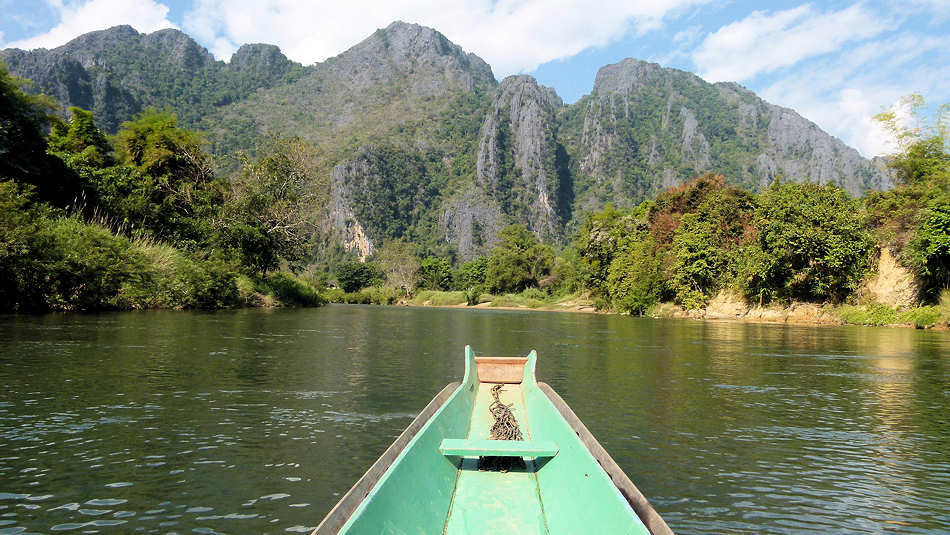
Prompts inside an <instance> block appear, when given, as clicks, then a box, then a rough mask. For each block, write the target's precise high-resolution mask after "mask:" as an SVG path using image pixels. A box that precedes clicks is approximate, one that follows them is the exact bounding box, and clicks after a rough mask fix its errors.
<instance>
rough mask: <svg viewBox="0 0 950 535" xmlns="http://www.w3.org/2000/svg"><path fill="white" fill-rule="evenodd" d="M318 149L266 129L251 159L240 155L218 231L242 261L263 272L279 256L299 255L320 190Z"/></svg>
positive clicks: (312, 224)
mask: <svg viewBox="0 0 950 535" xmlns="http://www.w3.org/2000/svg"><path fill="white" fill-rule="evenodd" d="M318 154H319V152H318V149H317V148H316V147H315V146H313V145H311V144H310V143H307V142H305V141H303V140H301V139H300V138H297V137H294V138H282V137H280V136H279V135H277V134H272V135H271V136H270V138H269V139H268V141H267V142H266V143H265V144H264V145H263V146H261V147H260V148H259V150H258V157H257V158H254V159H251V158H249V157H247V156H244V158H243V165H242V173H241V175H240V176H239V177H238V178H237V179H235V180H234V181H232V185H231V190H230V192H229V196H228V201H227V205H226V208H225V211H224V218H223V220H222V227H223V229H222V236H223V239H224V243H225V245H226V246H227V247H228V248H229V249H231V250H232V251H234V252H235V253H236V254H238V255H239V256H240V258H241V259H242V261H243V263H244V264H245V265H247V266H251V267H252V268H253V269H255V270H256V271H258V272H260V273H261V274H266V273H267V271H268V270H271V269H274V268H276V267H277V266H278V265H279V262H280V259H281V258H283V259H285V260H288V261H294V260H298V259H301V258H303V256H304V254H305V253H306V250H305V246H306V244H307V243H308V241H309V240H310V238H311V237H312V236H313V233H314V231H315V229H316V224H315V218H316V210H317V207H318V204H319V202H320V200H321V199H323V198H324V197H325V191H326V184H325V182H324V178H322V176H321V174H320V173H319V172H318V170H317V167H316V160H317V156H318Z"/></svg>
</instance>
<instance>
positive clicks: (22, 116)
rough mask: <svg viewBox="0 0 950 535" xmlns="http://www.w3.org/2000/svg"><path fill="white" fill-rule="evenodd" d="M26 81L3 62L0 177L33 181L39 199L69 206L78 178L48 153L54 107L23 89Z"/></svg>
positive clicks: (76, 191) (0, 71)
mask: <svg viewBox="0 0 950 535" xmlns="http://www.w3.org/2000/svg"><path fill="white" fill-rule="evenodd" d="M27 83H28V82H26V81H25V80H23V79H20V78H17V77H15V76H12V75H10V73H9V71H8V70H7V66H6V65H5V64H4V63H2V62H0V179H13V180H16V181H17V182H20V183H22V184H32V185H33V186H35V189H34V192H35V194H36V196H37V197H38V198H39V200H42V201H48V202H50V203H52V204H54V205H56V206H67V205H69V204H70V203H72V202H73V201H74V200H75V199H76V197H77V196H78V195H79V194H80V191H81V188H80V184H79V177H78V176H76V174H75V173H73V172H72V171H70V170H69V168H67V167H66V165H65V164H64V163H63V162H62V160H60V159H59V158H57V157H55V156H52V155H49V154H47V152H46V134H45V133H46V129H47V128H48V127H49V125H50V122H51V121H52V120H53V117H52V115H51V113H52V111H53V109H54V108H55V106H54V104H53V101H52V100H50V99H49V98H48V97H44V96H42V95H40V96H33V95H29V94H27V93H26V92H25V91H23V89H22V88H23V86H25V85H26V84H27Z"/></svg>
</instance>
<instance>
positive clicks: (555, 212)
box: [0, 22, 950, 323]
mask: <svg viewBox="0 0 950 535" xmlns="http://www.w3.org/2000/svg"><path fill="white" fill-rule="evenodd" d="M0 57H2V58H3V59H4V60H5V61H7V62H9V64H10V74H8V72H7V67H5V66H4V67H3V69H2V71H0V82H2V84H0V85H2V87H0V88H2V95H0V97H2V108H0V109H2V110H3V115H2V117H0V120H2V128H0V278H2V279H3V281H4V285H3V288H2V289H0V306H2V308H3V309H5V310H22V311H43V310H93V309H110V308H111V309H130V308H154V307H161V308H189V307H207V308H219V307H231V306H247V305H268V304H277V303H281V302H283V303H301V304H317V303H320V302H322V300H323V299H324V298H322V297H320V296H319V295H318V292H319V291H323V290H324V289H325V287H326V286H327V285H330V286H338V287H339V289H337V290H333V291H331V292H330V293H329V294H326V297H328V298H330V299H333V300H345V301H372V302H387V303H388V302H394V301H396V300H397V299H408V298H411V297H412V296H413V295H415V293H416V292H417V291H418V290H421V289H428V290H436V291H446V290H454V291H456V292H459V293H457V294H454V297H453V298H452V299H460V300H462V301H467V302H469V303H471V304H475V303H478V302H480V301H482V300H484V299H485V297H484V296H485V295H488V294H493V295H494V297H493V298H492V299H493V302H502V301H499V300H503V299H514V300H515V302H531V303H540V302H546V301H548V300H552V299H561V298H567V297H569V296H575V297H576V296H580V295H583V296H586V297H585V298H586V299H590V300H593V301H594V302H596V303H597V304H598V306H599V307H600V308H605V309H613V310H616V311H623V312H630V313H645V312H649V311H654V310H656V307H657V306H658V305H659V304H660V303H662V302H671V303H673V304H674V305H675V306H678V307H681V308H682V309H683V310H691V309H692V310H696V309H702V308H703V307H706V306H708V304H709V303H710V301H711V300H712V299H713V298H714V297H716V296H717V295H720V294H723V292H726V293H729V294H730V295H736V296H738V298H740V299H742V300H744V302H747V303H758V304H767V303H788V302H796V301H805V302H829V303H836V304H839V305H842V304H848V303H850V304H851V305H849V306H852V305H859V306H860V307H865V308H862V309H860V310H858V309H855V310H854V311H852V312H853V314H854V315H853V316H852V319H855V318H857V319H855V321H858V320H859V319H860V318H865V319H866V320H867V321H868V322H878V323H880V322H885V320H891V319H895V318H898V316H895V315H896V314H904V312H900V310H903V309H904V308H906V307H913V306H914V305H917V304H920V303H921V302H927V303H936V302H938V301H939V300H940V299H950V297H947V296H946V294H945V292H944V294H943V295H944V297H941V295H942V294H941V292H942V291H945V289H946V288H947V287H948V285H950V279H948V275H947V274H948V273H950V271H948V268H947V266H948V265H950V228H948V226H947V222H948V219H947V217H946V215H947V213H948V209H947V202H948V199H947V191H948V190H950V185H948V183H947V177H948V176H950V175H948V165H950V157H948V156H947V154H948V150H947V139H948V137H947V134H946V132H945V131H944V130H941V127H940V125H942V124H944V123H942V122H940V123H937V125H936V126H935V127H934V128H933V129H932V130H927V131H904V130H902V129H901V128H900V125H899V124H898V122H897V121H896V119H895V118H894V117H893V116H887V115H885V116H882V117H881V119H882V121H884V123H885V124H888V125H889V126H890V127H891V128H892V129H893V130H894V131H895V132H896V133H898V134H899V138H900V139H901V140H902V143H903V145H902V148H901V151H900V152H899V153H898V154H895V155H893V156H892V157H891V159H890V163H889V167H887V168H880V167H879V166H878V165H880V164H879V163H878V164H875V163H872V162H870V161H868V160H866V159H864V158H862V157H861V156H860V155H859V154H858V153H857V152H856V151H855V150H854V149H851V148H849V147H847V146H846V145H844V144H843V143H841V142H840V141H839V140H837V139H835V138H833V137H831V136H829V135H827V134H825V133H824V132H822V131H821V130H820V129H818V127H817V126H815V125H814V124H813V123H811V122H809V121H807V120H806V119H804V118H802V117H801V116H799V115H797V114H796V113H795V112H794V111H792V110H788V109H785V108H781V107H778V106H774V105H771V104H769V103H766V102H764V101H762V100H761V99H759V98H758V97H756V96H755V95H754V94H752V93H751V92H749V91H747V90H745V89H743V88H742V87H740V86H738V85H736V84H708V83H706V82H704V81H703V80H701V79H700V78H698V77H696V76H694V75H692V74H690V73H686V72H682V71H676V70H672V69H664V68H662V67H660V66H658V65H655V64H650V63H645V62H641V61H637V60H630V59H628V60H624V61H622V62H620V63H617V64H614V65H609V66H606V67H604V68H603V69H601V71H600V72H599V73H598V76H597V79H596V81H595V83H594V88H593V91H592V93H591V94H590V95H588V96H585V97H584V98H582V99H581V100H580V101H579V102H577V103H576V104H572V105H564V103H563V102H562V101H561V99H560V98H559V97H558V95H557V93H556V92H555V91H554V90H553V89H551V88H547V87H544V86H542V85H539V84H538V83H537V81H536V80H535V79H534V78H532V77H530V76H511V77H508V78H506V79H505V80H503V81H502V82H501V83H498V82H497V81H496V80H495V78H494V76H493V74H492V72H491V68H490V67H489V66H488V65H487V64H486V63H485V62H484V61H482V60H481V59H479V58H478V57H477V56H474V55H473V54H470V53H466V52H465V51H463V50H462V49H461V48H460V47H458V46H457V45H454V44H453V43H451V42H450V41H449V40H448V39H447V38H446V37H445V36H443V35H441V34H440V33H438V32H437V31H435V30H432V29H430V28H425V27H421V26H417V25H411V24H405V23H400V22H397V23H393V24H392V25H390V26H388V27H387V28H385V29H381V30H379V31H377V32H375V33H374V34H373V35H371V36H370V37H368V38H367V39H366V40H364V41H363V42H361V43H359V44H357V45H356V46H354V47H352V48H351V49H349V50H347V51H345V52H343V53H341V54H340V55H339V56H336V57H334V58H330V59H328V60H327V61H325V62H323V63H319V64H315V65H312V66H307V67H304V66H300V65H297V64H294V63H292V62H290V61H288V60H287V59H286V58H285V57H284V56H283V55H282V54H281V53H280V52H279V50H277V49H276V47H272V46H269V45H248V46H244V47H242V48H241V49H240V50H239V51H238V52H237V53H236V54H235V55H234V56H233V57H232V58H231V61H230V62H229V63H223V62H220V61H215V60H214V59H213V58H212V57H211V56H210V54H208V52H207V51H206V50H204V49H203V48H201V47H200V46H198V45H197V44H196V43H195V42H194V41H192V40H191V39H190V38H188V37H187V36H186V35H184V34H182V33H181V32H177V31H172V30H167V31H161V32H156V33H153V34H149V35H142V34H138V33H137V32H135V31H134V30H132V29H131V28H129V27H125V26H123V27H117V28H113V29H110V30H105V31H102V32H94V33H92V34H87V35H85V36H82V37H80V38H77V39H76V40H74V41H72V42H70V43H69V44H67V45H65V46H63V47H60V48H57V49H54V50H38V51H30V52H25V51H18V50H6V51H3V52H2V56H0ZM13 74H17V75H20V76H21V78H17V77H16V76H13ZM26 77H32V78H33V79H32V80H27V79H26ZM911 104H915V105H919V104H920V102H919V101H918V100H912V101H911ZM885 261H887V262H890V264H887V265H888V266H890V267H888V269H889V270H890V271H892V272H897V273H898V274H899V275H900V277H898V278H900V280H901V281H902V282H900V284H899V286H900V287H901V288H902V289H901V291H900V292H898V293H900V298H899V299H897V298H895V297H894V295H892V294H894V293H895V292H893V291H891V292H890V294H888V292H887V291H886V288H885V289H882V286H887V285H888V284H890V285H891V286H894V284H893V283H883V282H875V280H876V279H875V277H877V275H876V274H875V271H876V270H882V269H883V268H882V267H881V266H884V265H885ZM892 264H893V265H892ZM895 270H896V271H895ZM365 287H371V288H374V289H372V290H364V288H365ZM365 292H369V293H365ZM505 295H508V296H509V297H503V296H505ZM510 296H515V297H510ZM518 296H520V297H518ZM566 296H567V297H566ZM518 300H521V301H518ZM525 300H527V301H525ZM948 302H950V301H948ZM878 305H880V306H884V307H885V309H881V308H877V309H873V311H876V312H874V314H877V315H873V314H872V315H871V316H861V314H866V315H867V314H871V312H868V310H871V309H868V308H866V307H869V306H878ZM893 307H897V308H893ZM902 307H903V308H902ZM914 310H924V309H914ZM936 310H937V309H926V310H925V312H922V313H921V314H924V315H923V316H921V317H917V316H915V317H914V318H912V319H913V321H912V323H921V322H924V320H926V319H928V318H929V319H932V318H934V317H940V314H943V313H942V312H938V311H936ZM914 313H915V314H917V313H918V312H914ZM889 314H890V315H889ZM934 314H936V316H934ZM900 317H901V318H902V317H903V316H900ZM924 323H926V322H924Z"/></svg>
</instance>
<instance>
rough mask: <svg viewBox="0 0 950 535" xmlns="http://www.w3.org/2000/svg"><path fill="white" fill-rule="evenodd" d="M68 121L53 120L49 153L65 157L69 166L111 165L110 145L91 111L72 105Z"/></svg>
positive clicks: (99, 166)
mask: <svg viewBox="0 0 950 535" xmlns="http://www.w3.org/2000/svg"><path fill="white" fill-rule="evenodd" d="M69 113H70V118H69V120H68V121H62V120H58V119H57V120H56V121H54V122H53V127H52V130H51V131H50V135H49V138H48V139H47V141H48V143H49V152H51V153H53V154H55V155H57V156H59V157H60V158H62V159H63V160H65V161H66V162H67V163H68V164H69V165H70V167H72V168H74V169H75V168H76V167H77V166H83V167H93V168H102V167H107V166H110V165H114V164H115V160H114V159H113V158H112V144H110V143H109V140H108V139H107V138H106V135H105V134H103V133H102V131H101V130H99V127H98V126H96V123H95V121H94V120H93V117H92V112H91V111H86V110H84V109H82V108H78V107H76V106H72V107H70V108H69Z"/></svg>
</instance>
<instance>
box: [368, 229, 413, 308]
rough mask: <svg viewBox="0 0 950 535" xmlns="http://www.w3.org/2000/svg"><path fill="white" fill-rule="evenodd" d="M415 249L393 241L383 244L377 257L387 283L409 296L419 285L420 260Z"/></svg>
mask: <svg viewBox="0 0 950 535" xmlns="http://www.w3.org/2000/svg"><path fill="white" fill-rule="evenodd" d="M414 249H415V247H414V246H413V245H412V244H411V243H408V242H405V241H403V240H393V241H391V242H387V243H385V244H383V246H382V247H380V248H379V250H378V251H376V255H375V259H376V263H377V264H378V265H379V267H380V270H381V271H382V272H383V275H385V277H386V282H387V283H388V284H389V285H390V286H392V287H393V288H401V289H403V290H406V293H408V294H409V295H412V292H413V291H414V290H415V289H416V287H417V286H418V285H419V259H418V258H417V257H416V254H415V250H414Z"/></svg>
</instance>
